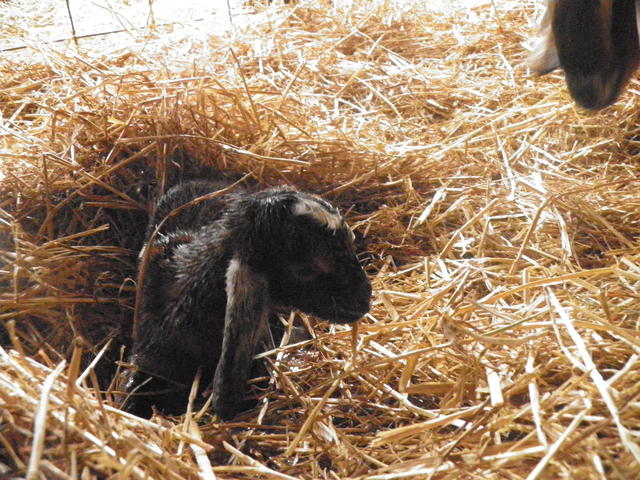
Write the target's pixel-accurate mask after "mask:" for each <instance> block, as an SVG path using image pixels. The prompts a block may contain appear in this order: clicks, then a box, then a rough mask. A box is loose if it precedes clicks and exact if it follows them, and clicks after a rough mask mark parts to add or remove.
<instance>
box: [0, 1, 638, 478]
mask: <svg viewBox="0 0 640 480" xmlns="http://www.w3.org/2000/svg"><path fill="white" fill-rule="evenodd" d="M143 3H144V5H139V4H138V3H134V2H126V1H124V0H112V1H111V2H106V1H103V0H98V1H96V2H92V3H87V4H86V5H83V6H82V7H80V6H79V5H76V4H75V2H69V6H70V8H71V12H72V13H71V16H72V18H73V20H74V25H75V31H76V35H77V36H78V37H80V36H84V38H81V39H79V41H78V44H77V45H76V44H75V42H74V41H73V32H72V30H71V22H70V19H69V14H68V12H67V9H66V5H65V3H64V2H28V1H24V0H23V1H21V0H14V1H8V2H2V3H0V12H1V13H2V16H3V19H4V22H3V25H2V26H0V32H1V33H2V35H1V36H0V50H2V51H3V56H2V57H0V72H1V75H0V114H1V116H0V319H1V321H2V327H0V344H1V345H2V347H1V348H0V478H29V479H76V478H81V479H83V480H88V479H118V480H121V479H145V478H149V479H161V478H162V479H183V478H186V479H192V478H193V479H196V478H203V479H213V478H218V479H238V478H252V479H253V478H265V479H292V478H295V479H354V480H355V479H358V480H365V479H366V480H391V479H423V478H430V479H452V480H453V479H475V478H490V479H528V480H533V479H557V478H580V479H589V480H590V479H603V478H607V479H608V478H611V479H632V478H640V447H638V445H639V437H640V383H639V382H638V378H640V328H639V327H640V215H638V212H640V148H639V147H640V141H639V139H640V129H639V128H638V124H639V118H638V117H639V114H638V112H639V111H640V109H638V105H637V102H638V98H639V96H640V93H639V92H638V82H637V81H636V80H632V81H631V83H630V85H629V87H628V88H627V89H626V91H625V93H624V94H623V95H622V97H621V98H620V99H619V100H618V102H616V104H615V105H613V106H611V107H609V108H607V109H605V110H602V111H601V112H597V113H593V112H585V111H583V110H580V109H578V108H577V107H576V106H575V105H574V104H573V103H572V101H571V99H570V98H569V96H568V94H567V92H566V88H565V86H564V82H563V76H562V73H561V72H557V73H553V74H550V75H547V76H544V77H536V76H533V75H531V74H530V72H529V71H528V68H527V64H526V57H527V53H528V51H527V48H528V46H529V44H530V38H531V37H532V36H533V35H534V33H535V26H536V22H537V19H538V18H539V16H540V14H541V5H539V4H538V3H537V2H532V1H525V0H494V1H490V0H489V1H483V0H477V1H467V2H450V1H444V0H433V1H429V2H425V1H418V0H407V1H392V0H349V1H347V0H341V1H337V0H336V1H333V2H331V1H328V0H316V1H310V0H302V1H299V2H292V4H289V5H284V4H282V3H281V2H274V4H273V5H266V4H264V2H261V1H253V2H244V3H239V2H231V3H227V2H224V1H223V2H198V1H192V2H188V3H187V4H180V5H181V6H180V8H178V7H177V5H178V4H177V3H176V2H168V1H164V0H155V1H152V2H150V3H147V2H143ZM184 5H186V6H184ZM142 7H144V8H142ZM215 171H223V172H225V173H226V174H229V175H230V176H231V175H238V174H240V175H245V174H248V175H249V177H250V179H251V180H252V181H254V182H256V183H258V184H260V185H265V186H267V185H269V186H270V185H281V184H289V185H293V186H295V187H297V188H299V189H301V190H307V191H312V192H315V193H318V194H320V195H322V196H323V197H325V198H327V199H328V200H330V201H331V202H333V203H334V204H336V205H337V206H339V207H340V209H341V210H342V211H343V212H345V214H346V217H347V218H348V220H349V223H350V225H351V226H352V227H353V228H354V230H355V233H356V236H357V239H358V240H357V241H358V248H359V249H360V250H362V251H363V252H364V254H363V262H364V263H365V264H366V270H367V272H368V274H369V276H370V278H371V281H372V284H373V287H374V299H373V305H372V309H371V312H370V314H369V315H367V316H366V317H365V318H364V319H363V320H362V321H361V322H360V323H359V326H358V330H357V332H356V333H357V335H353V332H352V330H351V328H350V327H346V326H330V325H328V324H326V323H323V322H320V321H317V322H316V321H315V320H314V319H312V318H309V317H306V316H304V315H301V314H295V315H292V316H291V317H285V318H283V321H292V320H293V318H294V317H299V318H301V319H302V320H303V321H304V322H307V323H308V325H309V328H310V329H311V330H312V333H313V337H314V338H313V340H312V341H309V342H306V343H303V344H295V345H292V346H288V347H280V348H275V349H273V350H271V351H269V352H267V353H266V354H264V355H263V356H262V357H263V358H264V361H265V364H266V366H267V370H268V375H267V376H266V377H265V378H263V379H262V381H259V382H253V386H252V387H251V390H252V392H253V394H254V395H256V396H257V398H258V399H259V403H258V406H257V407H256V408H255V409H253V410H249V411H246V412H244V413H242V414H241V415H239V416H238V417H237V418H236V419H235V420H234V421H232V422H226V423H225V422H220V421H218V419H217V418H215V417H213V416H211V415H210V414H209V413H207V411H190V412H189V413H188V414H187V415H185V416H181V417H177V418H170V417H163V416H161V415H156V416H154V417H153V418H152V419H151V420H142V419H138V418H136V417H133V416H130V415H128V414H125V413H123V412H121V411H120V410H118V408H117V404H116V403H115V402H114V396H115V394H116V390H115V384H114V383H113V382H112V379H113V378H114V376H115V375H117V371H118V369H119V368H121V360H122V359H124V355H125V354H126V351H127V348H128V347H129V346H130V341H131V338H130V336H131V325H132V321H133V308H134V298H135V276H136V258H137V255H138V251H139V248H140V245H141V242H142V238H141V235H142V232H143V230H144V225H145V224H146V221H147V217H148V214H149V212H150V211H151V209H152V208H153V203H154V201H155V199H157V197H158V196H159V195H160V194H161V192H162V191H164V190H166V188H167V187H168V186H169V185H172V184H173V183H175V182H177V181H179V180H180V179H181V178H185V177H192V176H207V175H210V174H211V173H212V172H215ZM354 338H355V340H354Z"/></svg>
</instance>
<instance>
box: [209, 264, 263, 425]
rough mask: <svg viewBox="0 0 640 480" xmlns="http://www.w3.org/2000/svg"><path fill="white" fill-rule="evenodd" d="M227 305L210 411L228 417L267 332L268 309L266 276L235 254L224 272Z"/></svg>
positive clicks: (235, 409)
mask: <svg viewBox="0 0 640 480" xmlns="http://www.w3.org/2000/svg"><path fill="white" fill-rule="evenodd" d="M226 291H227V307H226V312H225V320H224V334H223V340H222V352H221V355H220V360H219V362H218V365H217V367H216V372H215V376H214V379H213V404H212V405H213V406H212V408H213V411H214V412H215V413H216V414H218V416H219V417H220V418H221V419H223V420H227V419H230V418H232V417H233V416H234V415H235V414H236V413H238V412H239V411H240V410H241V406H242V399H243V397H244V393H245V391H246V388H247V385H246V383H247V380H248V377H249V373H250V371H251V363H252V361H253V356H254V355H255V353H256V349H257V347H258V345H259V343H260V341H261V340H262V339H263V338H264V336H265V334H266V332H267V330H268V329H267V320H268V314H269V310H270V301H269V288H268V284H267V281H266V279H265V277H264V276H263V275H261V274H259V273H257V272H255V271H253V269H251V267H249V265H248V264H247V263H246V262H244V261H243V260H241V259H239V258H238V257H234V258H232V260H231V262H229V267H228V268H227V273H226Z"/></svg>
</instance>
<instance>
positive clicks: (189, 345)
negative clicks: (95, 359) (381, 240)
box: [125, 182, 371, 419]
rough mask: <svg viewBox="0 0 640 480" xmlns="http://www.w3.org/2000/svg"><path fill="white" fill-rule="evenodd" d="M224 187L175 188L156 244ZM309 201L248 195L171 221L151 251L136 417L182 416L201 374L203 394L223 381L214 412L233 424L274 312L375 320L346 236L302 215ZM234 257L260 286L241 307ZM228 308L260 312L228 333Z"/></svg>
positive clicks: (130, 383) (281, 194) (161, 208)
mask: <svg viewBox="0 0 640 480" xmlns="http://www.w3.org/2000/svg"><path fill="white" fill-rule="evenodd" d="M221 187H222V185H220V184H217V183H212V182H188V183H183V184H180V185H178V186H176V187H174V188H172V189H171V190H169V191H168V192H167V193H166V194H165V195H164V196H163V197H162V198H161V200H160V202H159V203H158V206H157V209H156V212H155V214H154V215H153V218H152V219H151V222H150V225H149V227H148V232H147V241H148V239H149V237H150V235H151V232H153V230H154V229H155V228H156V226H157V225H158V224H159V223H160V222H161V221H162V220H163V219H164V218H165V216H167V214H169V213H170V212H171V211H173V210H174V209H175V208H177V207H179V206H181V205H183V204H185V203H187V202H189V201H190V200H192V199H194V198H196V197H199V196H201V195H204V194H206V193H210V192H212V191H216V190H218V189H220V188H221ZM304 195H306V194H304V193H299V192H295V191H294V190H292V189H289V188H277V189H270V190H265V191H261V192H257V193H246V192H243V191H241V192H237V193H233V194H227V195H224V196H222V197H219V198H214V199H210V200H207V201H204V202H202V203H200V204H198V205H197V206H194V207H190V208H188V209H186V210H183V211H182V212H181V213H180V214H178V215H177V216H176V217H174V218H171V219H169V220H168V221H166V223H165V224H164V226H163V227H162V229H161V230H160V234H159V235H158V236H157V237H156V240H155V241H154V242H153V244H152V245H150V246H148V248H150V249H151V252H150V254H151V255H150V257H149V264H148V268H147V272H146V274H145V279H144V282H143V285H141V286H139V288H141V289H142V292H141V295H142V297H141V306H140V316H139V325H138V326H137V331H136V332H135V340H134V345H133V353H132V355H131V357H130V363H132V364H133V365H135V366H136V367H137V370H133V371H132V372H131V373H130V374H129V378H128V380H127V381H126V390H127V391H128V392H131V393H133V394H132V395H130V396H129V398H128V400H127V402H126V405H125V408H126V409H127V410H128V411H130V412H132V413H135V414H137V415H140V416H147V417H148V416H149V415H150V414H151V412H152V406H155V407H157V408H158V409H160V410H161V411H164V412H167V413H180V412H182V411H184V409H185V407H186V402H187V395H188V392H189V389H190V387H191V384H192V381H193V379H194V376H195V374H196V371H197V370H198V368H201V371H202V379H201V385H202V387H203V388H204V387H207V386H211V384H212V382H213V389H214V401H213V407H212V408H213V410H214V412H215V413H217V414H218V415H219V416H220V417H221V418H224V419H228V418H231V417H233V416H234V415H235V414H236V413H237V412H238V411H240V410H241V409H242V408H243V403H242V399H243V397H244V394H245V389H246V381H247V379H248V376H249V373H250V365H251V359H252V357H253V356H254V355H255V354H256V353H257V351H258V348H259V344H260V342H261V341H262V340H263V339H264V331H265V330H266V316H268V315H269V314H271V313H272V312H273V311H274V309H275V308H282V307H283V306H284V307H293V308H297V309H299V310H301V311H303V312H306V313H309V314H313V315H316V316H317V317H320V318H322V319H325V320H328V321H331V322H337V323H349V322H353V321H355V320H357V319H358V318H360V317H362V316H363V315H364V314H365V313H366V312H367V311H368V310H369V301H370V297H371V286H370V283H369V281H368V280H367V278H366V275H365V273H364V272H363V270H362V268H361V266H360V264H359V262H358V260H357V258H356V256H355V253H354V251H353V247H352V245H351V241H350V239H349V232H348V230H347V229H346V227H344V226H343V227H342V228H339V229H337V230H335V231H332V230H330V229H328V228H327V227H326V226H325V225H320V224H319V223H318V222H317V221H316V220H315V219H313V218H311V217H309V216H305V215H292V213H291V208H292V206H293V205H294V203H295V202H296V200H297V199H298V198H300V196H304ZM327 208H329V209H331V208H332V207H330V206H328V207H327ZM232 258H236V259H237V260H238V264H239V265H242V274H243V275H244V277H243V276H240V277H239V278H245V277H246V278H249V279H250V281H249V282H247V284H248V285H249V286H250V289H249V290H250V295H247V298H243V299H240V301H236V302H235V304H234V305H235V307H234V306H229V305H228V302H227V300H228V298H227V296H228V292H227V282H226V276H227V270H228V268H229V263H230V261H231V260H232ZM318 262H321V264H322V266H323V268H322V269H318V268H317V265H318ZM242 288H244V286H242ZM241 290H242V289H241ZM232 303H233V302H232ZM228 307H229V308H230V309H233V308H236V311H240V312H253V311H255V314H253V313H249V314H248V315H239V316H241V317H243V318H239V319H235V320H233V322H231V323H232V325H231V327H229V326H228V329H227V330H226V334H225V333H224V332H225V315H227V317H229V316H231V317H233V313H231V314H230V313H229V311H228ZM245 317H246V318H245ZM227 320H229V319H228V318H227ZM225 335H226V336H225ZM223 340H224V341H225V342H227V343H226V347H225V348H226V350H225V351H226V353H223ZM221 355H222V356H223V357H222V360H221ZM214 377H215V379H214ZM145 382H146V383H145ZM201 390H202V389H201Z"/></svg>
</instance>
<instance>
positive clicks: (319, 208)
mask: <svg viewBox="0 0 640 480" xmlns="http://www.w3.org/2000/svg"><path fill="white" fill-rule="evenodd" d="M329 208H330V207H327V206H325V205H323V204H322V203H320V202H319V201H318V200H315V199H313V198H305V197H298V200H297V201H296V203H295V204H294V205H293V214H294V215H308V216H310V217H313V218H315V220H316V221H317V222H318V223H320V224H321V225H326V226H327V227H329V228H330V229H331V230H337V229H339V228H340V227H341V226H342V216H341V215H340V214H339V213H338V211H337V210H334V211H330V210H329Z"/></svg>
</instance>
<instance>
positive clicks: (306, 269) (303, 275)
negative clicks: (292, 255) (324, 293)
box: [287, 263, 322, 282]
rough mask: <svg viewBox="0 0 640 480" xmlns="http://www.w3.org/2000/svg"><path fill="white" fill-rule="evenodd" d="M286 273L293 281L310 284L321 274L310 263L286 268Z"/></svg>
mask: <svg viewBox="0 0 640 480" xmlns="http://www.w3.org/2000/svg"><path fill="white" fill-rule="evenodd" d="M287 271H288V273H289V274H291V276H292V277H293V278H294V279H296V280H298V281H301V282H311V281H313V280H315V279H316V278H318V276H319V275H320V273H322V272H320V270H319V269H318V268H317V267H316V266H315V265H313V264H310V263H305V264H302V265H293V266H291V267H289V268H287Z"/></svg>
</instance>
